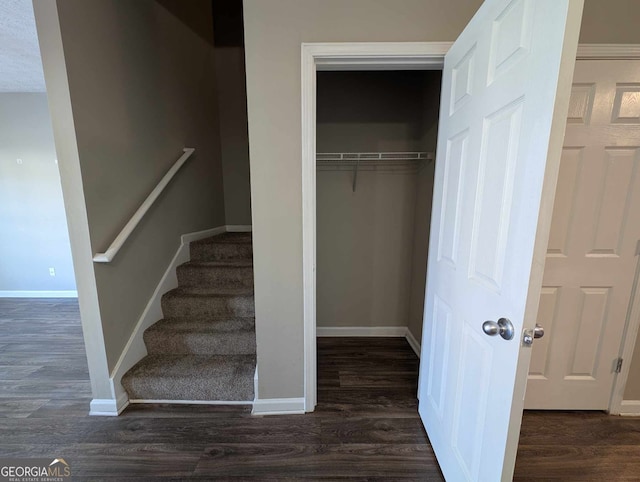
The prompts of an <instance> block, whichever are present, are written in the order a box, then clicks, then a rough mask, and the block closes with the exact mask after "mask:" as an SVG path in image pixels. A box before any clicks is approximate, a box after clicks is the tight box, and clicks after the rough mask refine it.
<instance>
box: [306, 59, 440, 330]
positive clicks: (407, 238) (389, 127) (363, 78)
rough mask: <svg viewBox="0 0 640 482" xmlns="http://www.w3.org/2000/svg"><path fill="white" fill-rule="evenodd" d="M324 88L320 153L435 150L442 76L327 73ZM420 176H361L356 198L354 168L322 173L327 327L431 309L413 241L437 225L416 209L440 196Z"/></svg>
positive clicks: (321, 319) (320, 228) (320, 288)
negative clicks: (421, 192) (425, 191)
mask: <svg viewBox="0 0 640 482" xmlns="http://www.w3.org/2000/svg"><path fill="white" fill-rule="evenodd" d="M317 86H318V89H317V92H318V103H317V106H318V108H317V143H316V144H317V150H318V152H325V153H326V152H394V151H396V152H398V151H400V152H403V151H433V150H435V142H436V134H437V133H436V131H437V116H438V99H439V93H440V72H433V71H432V72H416V71H414V72H319V73H318V84H317ZM430 167H431V168H432V166H430ZM429 171H432V169H429V167H427V169H426V172H429ZM418 179H419V176H418V175H417V174H416V173H415V172H406V171H405V172H397V173H390V172H377V171H370V170H360V171H359V173H358V182H357V188H356V192H353V191H352V180H353V173H352V171H351V170H347V171H335V170H331V171H325V170H319V171H318V172H317V296H318V298H317V324H318V326H319V327H380V326H408V325H409V324H410V322H409V319H410V313H415V312H419V313H421V312H422V303H423V297H422V298H421V297H416V296H413V295H412V293H415V292H416V291H420V289H421V290H422V295H424V276H425V268H426V256H425V254H426V245H425V247H424V251H425V253H421V252H417V251H416V250H415V249H414V245H415V239H416V238H419V239H421V240H424V239H425V238H426V239H428V230H429V219H428V217H423V216H420V217H419V218H416V213H418V212H420V213H423V212H425V211H430V207H431V196H430V194H429V195H427V196H418V192H417V190H418V186H419V185H420V186H422V187H424V183H420V184H419V183H418ZM431 182H432V181H431ZM417 201H419V202H420V203H422V204H428V206H422V205H420V206H417V205H416V203H417ZM414 280H417V282H418V284H420V283H421V284H422V288H420V287H418V289H416V287H415V286H414V284H415V281H414ZM414 304H415V305H416V306H413V305H414ZM418 305H420V306H418ZM416 334H417V335H419V333H416Z"/></svg>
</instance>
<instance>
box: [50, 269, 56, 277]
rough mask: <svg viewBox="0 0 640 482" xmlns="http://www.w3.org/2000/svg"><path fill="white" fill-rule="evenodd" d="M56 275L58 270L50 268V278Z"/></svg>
mask: <svg viewBox="0 0 640 482" xmlns="http://www.w3.org/2000/svg"><path fill="white" fill-rule="evenodd" d="M55 275H56V269H55V268H49V276H55Z"/></svg>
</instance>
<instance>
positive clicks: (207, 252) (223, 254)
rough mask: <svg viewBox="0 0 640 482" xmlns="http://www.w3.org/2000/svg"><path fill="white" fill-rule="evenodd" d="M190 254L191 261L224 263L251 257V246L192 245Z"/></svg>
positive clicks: (224, 244) (240, 244)
mask: <svg viewBox="0 0 640 482" xmlns="http://www.w3.org/2000/svg"><path fill="white" fill-rule="evenodd" d="M190 252H191V260H192V261H224V260H233V259H251V258H252V257H253V249H252V246H251V244H246V243H245V244H242V243H239V244H233V243H220V244H216V243H211V244H192V245H191V246H190Z"/></svg>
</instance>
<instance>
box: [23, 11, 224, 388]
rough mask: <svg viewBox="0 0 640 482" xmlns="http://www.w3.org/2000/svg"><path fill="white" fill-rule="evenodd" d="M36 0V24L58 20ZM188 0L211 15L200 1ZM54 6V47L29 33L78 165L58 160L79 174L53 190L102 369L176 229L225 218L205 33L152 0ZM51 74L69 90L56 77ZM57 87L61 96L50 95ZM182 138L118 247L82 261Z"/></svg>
mask: <svg viewBox="0 0 640 482" xmlns="http://www.w3.org/2000/svg"><path fill="white" fill-rule="evenodd" d="M40 3H48V2H35V7H36V20H37V22H38V31H39V32H40V31H43V32H44V31H46V30H47V26H48V24H50V23H51V22H53V21H57V20H52V19H51V18H50V17H51V16H50V15H48V14H49V13H51V12H50V11H48V10H47V8H49V10H50V9H51V8H53V7H50V6H49V7H46V6H42V5H39V4H40ZM51 3H53V2H51ZM191 3H196V2H191ZM197 4H198V8H200V10H201V14H202V15H203V16H207V15H209V18H210V15H211V3H210V2H209V1H208V0H201V1H200V0H199V1H198V2H197ZM54 8H55V13H56V14H57V17H58V18H59V32H60V35H61V40H62V42H61V47H60V48H61V50H62V52H56V51H55V46H47V45H46V43H47V39H46V38H42V36H41V38H40V42H41V48H42V50H43V52H42V55H43V60H44V64H45V78H46V81H47V87H48V91H49V96H50V97H52V96H53V97H54V100H53V101H52V102H50V105H51V110H52V118H53V123H54V131H56V135H55V140H56V145H57V146H58V145H60V146H64V147H65V149H63V150H64V151H65V152H69V151H72V150H73V149H74V148H75V149H77V158H78V165H77V166H73V165H72V163H71V162H70V161H69V158H66V159H60V162H61V164H62V163H64V167H61V171H62V175H63V177H68V178H70V177H72V175H74V174H79V175H80V179H81V183H78V182H76V183H73V185H71V183H69V185H67V186H66V187H67V188H66V189H65V190H64V196H65V204H66V207H67V216H68V218H69V221H70V224H72V223H73V224H74V225H75V224H78V223H79V224H82V223H83V222H86V224H87V234H88V239H87V241H86V245H85V249H82V250H80V249H76V250H74V263H75V265H76V276H77V281H78V291H79V297H80V300H81V306H82V305H83V303H82V300H83V298H85V299H89V298H95V301H96V302H95V303H92V304H91V305H90V306H85V310H84V312H83V313H82V316H83V319H85V318H86V319H87V320H91V323H92V329H93V330H94V332H95V333H94V334H96V335H100V336H103V337H104V350H105V356H106V362H107V366H108V370H109V371H112V370H113V368H114V366H115V364H116V362H117V361H118V358H119V357H120V355H121V353H122V351H123V349H124V347H125V344H126V343H127V341H128V339H129V337H130V336H131V333H132V331H133V329H134V327H135V325H136V323H137V321H138V319H139V317H140V315H141V313H142V312H143V310H144V309H145V306H146V304H147V302H148V301H149V299H150V297H151V296H152V294H153V292H154V289H155V288H156V286H157V285H158V283H159V281H160V279H161V278H162V276H163V273H164V271H165V269H166V267H167V266H168V265H169V263H170V262H171V259H172V258H173V256H174V254H175V252H176V250H177V249H178V246H179V245H180V235H182V234H184V233H189V232H195V231H201V230H204V229H208V228H211V227H214V226H221V225H224V224H225V218H224V195H223V187H222V172H221V161H220V141H219V132H218V124H219V119H218V110H217V100H216V90H215V57H214V53H213V45H212V43H211V41H207V40H205V39H204V38H203V37H202V36H200V35H198V34H197V33H194V31H193V30H191V29H190V28H188V27H187V26H186V25H185V24H184V23H183V22H181V21H180V20H179V19H178V18H177V17H175V16H174V15H173V14H171V13H170V12H169V11H168V10H166V9H165V8H164V7H163V6H161V5H160V4H159V3H157V2H156V1H154V0H137V1H136V2H130V1H127V0H92V1H91V2H85V1H83V0H58V1H57V2H55V7H54ZM52 49H54V50H53V51H52ZM54 58H55V61H54ZM60 59H63V62H64V68H63V70H62V71H61V70H60V62H61V60H60ZM48 60H49V61H48ZM61 74H63V75H64V74H66V76H67V78H68V93H65V92H64V87H63V86H61V85H59V82H57V80H58V78H59V77H60V75H61ZM49 86H51V88H49ZM65 95H67V96H70V100H69V104H65V103H64V102H63V101H61V99H64V97H65ZM65 109H70V111H71V113H72V121H73V125H74V126H75V129H73V130H72V132H69V129H68V128H65V126H62V125H61V124H62V123H64V122H65V121H68V119H65V118H64V116H63V115H61V112H62V111H63V110H65ZM56 124H57V125H58V129H56V128H55V127H56ZM69 146H71V147H69ZM183 147H193V148H195V149H196V151H195V154H194V156H193V157H192V158H191V159H190V160H189V161H188V162H187V164H185V166H184V167H183V168H182V170H181V171H180V172H179V173H178V174H177V175H176V176H175V177H174V179H173V181H172V182H171V183H170V185H169V186H168V187H167V189H166V190H165V192H164V193H163V194H162V196H161V197H160V198H159V199H158V201H157V202H156V204H155V205H154V206H153V207H152V208H151V210H150V211H149V212H148V213H147V215H146V217H145V218H144V219H143V220H142V222H141V223H140V225H139V226H138V228H137V229H136V230H135V231H134V233H133V234H132V236H131V237H130V238H129V240H128V241H127V242H126V244H125V245H124V246H123V248H122V249H121V251H120V252H119V254H118V256H117V257H116V258H115V259H114V261H113V262H112V263H110V264H96V265H93V262H92V260H91V258H90V257H89V256H88V255H89V254H90V252H91V253H96V252H101V251H104V250H105V249H106V248H107V247H108V246H109V244H110V243H111V242H112V241H113V239H114V238H115V236H116V235H117V234H118V232H119V231H120V230H121V229H122V227H123V226H124V224H125V223H126V222H127V221H128V220H129V218H130V217H131V216H132V214H133V213H134V212H135V210H136V209H137V208H138V206H139V205H140V204H141V203H142V201H143V200H144V199H145V198H146V196H147V195H148V193H149V192H150V191H151V190H152V189H153V188H154V187H155V185H156V184H157V183H158V181H159V180H160V179H161V178H162V176H163V175H164V173H165V172H166V171H167V170H168V169H169V167H170V166H171V165H172V164H173V163H174V162H175V161H176V159H177V158H178V157H179V156H180V155H181V154H182V148H183ZM68 170H72V171H74V173H69V172H67V171H68ZM64 184H65V182H64V179H63V185H64ZM80 186H82V188H81V187H80ZM78 203H80V204H81V206H82V207H81V208H79V207H78V205H77V204H78ZM83 216H84V217H86V220H85V221H83V220H82V219H79V218H82V217H83ZM72 236H73V233H72ZM72 245H73V240H72ZM89 249H90V252H89ZM86 330H87V327H86V326H85V332H86ZM85 337H87V333H85ZM88 353H89V357H91V356H92V354H91V353H90V352H89V351H88ZM92 378H93V374H92ZM95 396H96V394H95V391H94V397H95ZM100 398H108V397H105V396H100Z"/></svg>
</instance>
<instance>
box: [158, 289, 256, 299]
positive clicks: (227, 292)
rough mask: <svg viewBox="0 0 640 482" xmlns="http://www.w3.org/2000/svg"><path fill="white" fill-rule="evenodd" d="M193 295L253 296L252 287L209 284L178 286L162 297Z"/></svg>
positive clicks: (221, 296)
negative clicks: (212, 285)
mask: <svg viewBox="0 0 640 482" xmlns="http://www.w3.org/2000/svg"><path fill="white" fill-rule="evenodd" d="M181 296H193V297H198V296H202V297H220V298H224V297H234V296H250V297H253V288H244V287H235V286H234V287H231V288H230V287H213V288H212V287H209V286H179V287H178V288H174V289H172V290H169V291H167V292H166V293H165V294H164V295H162V297H163V298H165V297H167V298H171V297H181Z"/></svg>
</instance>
